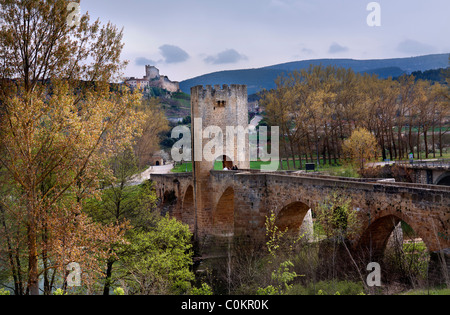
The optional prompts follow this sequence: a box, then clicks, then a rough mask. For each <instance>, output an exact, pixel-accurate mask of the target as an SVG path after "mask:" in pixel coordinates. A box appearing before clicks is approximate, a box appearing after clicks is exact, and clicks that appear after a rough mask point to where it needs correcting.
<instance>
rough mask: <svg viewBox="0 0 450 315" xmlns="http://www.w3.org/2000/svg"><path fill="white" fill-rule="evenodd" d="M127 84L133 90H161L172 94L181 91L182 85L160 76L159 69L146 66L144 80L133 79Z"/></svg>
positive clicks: (127, 81) (126, 82)
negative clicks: (154, 88) (153, 88)
mask: <svg viewBox="0 0 450 315" xmlns="http://www.w3.org/2000/svg"><path fill="white" fill-rule="evenodd" d="M125 84H126V85H128V86H129V87H131V88H138V89H142V90H143V89H145V88H152V87H156V88H161V89H163V90H166V91H168V92H171V93H176V92H179V91H180V83H179V82H175V81H170V80H169V78H168V77H167V76H165V75H160V74H159V69H158V68H156V67H154V66H150V65H147V66H145V76H144V77H143V78H142V79H136V78H134V77H131V78H129V79H127V80H126V81H125Z"/></svg>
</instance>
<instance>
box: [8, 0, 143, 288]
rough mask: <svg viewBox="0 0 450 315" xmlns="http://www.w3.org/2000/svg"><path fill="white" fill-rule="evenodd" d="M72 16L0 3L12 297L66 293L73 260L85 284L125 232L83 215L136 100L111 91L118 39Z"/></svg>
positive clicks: (55, 4)
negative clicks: (75, 22)
mask: <svg viewBox="0 0 450 315" xmlns="http://www.w3.org/2000/svg"><path fill="white" fill-rule="evenodd" d="M69 13H71V12H69V9H68V1H66V0H46V1H22V0H0V20H1V21H2V24H1V26H0V60H1V62H0V181H1V184H0V269H1V270H3V271H4V270H9V277H10V279H11V281H10V283H12V284H13V285H14V287H13V288H12V289H13V290H14V293H15V294H16V295H24V294H31V295H38V294H39V293H40V287H39V282H40V281H42V283H43V287H42V288H43V292H44V294H51V291H52V290H53V289H54V288H55V287H56V281H57V279H60V280H62V281H63V283H62V286H63V288H65V287H66V285H67V282H66V277H67V274H68V271H67V266H68V264H70V263H73V262H75V263H78V264H79V265H80V268H81V270H82V271H83V284H88V282H89V280H90V279H94V278H95V277H98V276H99V275H101V274H102V269H103V266H104V263H103V262H102V260H104V259H106V258H107V257H109V255H110V248H111V245H112V244H113V243H116V242H119V243H120V242H123V241H124V239H123V235H124V231H125V230H126V228H127V222H118V223H117V224H111V225H102V224H100V223H96V222H94V221H93V220H92V219H91V218H89V217H88V216H87V215H86V214H84V213H83V212H82V211H81V210H82V206H83V200H85V199H87V198H91V197H93V196H95V195H96V193H97V191H98V188H99V186H100V183H101V179H102V178H104V177H106V176H107V174H108V172H109V170H108V168H107V163H106V161H107V160H108V159H109V158H110V157H111V156H112V155H114V154H116V153H117V152H120V151H122V150H123V148H124V147H125V146H126V145H127V144H128V143H130V141H131V140H132V139H133V138H134V137H135V136H136V135H137V134H138V133H139V131H140V130H139V129H140V123H141V121H142V119H144V118H145V117H142V116H140V115H138V114H137V113H136V111H135V110H134V108H135V107H136V106H137V105H139V104H140V100H141V95H140V94H138V93H131V92H130V91H128V90H127V89H126V88H121V87H118V86H116V87H115V88H111V83H112V82H114V81H115V80H116V79H117V78H119V76H120V71H121V69H123V67H124V65H125V63H124V62H122V61H121V60H120V54H121V51H122V47H123V44H122V31H119V30H118V29H117V28H116V27H115V26H113V25H111V24H109V23H108V24H107V25H104V26H102V25H101V24H100V22H99V21H96V22H94V23H91V22H90V21H89V16H88V15H87V14H85V15H83V16H81V17H80V23H79V24H78V25H72V24H71V23H68V17H69ZM91 283H92V282H91Z"/></svg>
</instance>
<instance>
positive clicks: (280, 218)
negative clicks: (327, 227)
mask: <svg viewBox="0 0 450 315" xmlns="http://www.w3.org/2000/svg"><path fill="white" fill-rule="evenodd" d="M304 223H307V224H304ZM275 225H276V226H277V227H278V228H279V229H280V230H281V231H285V230H286V229H287V234H288V235H289V236H299V235H301V234H303V233H306V236H307V237H310V236H311V234H312V231H311V230H312V216H311V207H310V206H308V205H307V204H305V203H303V202H301V201H294V202H291V203H289V204H287V205H286V206H284V207H283V208H281V210H280V211H278V213H276V221H275Z"/></svg>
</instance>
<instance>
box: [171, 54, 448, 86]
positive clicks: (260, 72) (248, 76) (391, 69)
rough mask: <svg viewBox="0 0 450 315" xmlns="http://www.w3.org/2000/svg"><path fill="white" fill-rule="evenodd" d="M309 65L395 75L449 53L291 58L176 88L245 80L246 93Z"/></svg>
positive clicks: (431, 64)
mask: <svg viewBox="0 0 450 315" xmlns="http://www.w3.org/2000/svg"><path fill="white" fill-rule="evenodd" d="M310 65H323V66H328V65H333V66H336V67H342V68H346V69H353V71H355V72H357V73H369V74H376V75H378V76H379V77H380V78H388V77H394V78H395V77H399V76H401V75H402V74H405V73H406V74H410V73H412V72H415V71H416V72H417V71H426V70H433V69H439V68H447V67H448V65H449V54H434V55H426V56H419V57H410V58H392V59H372V60H354V59H314V60H303V61H295V62H288V63H283V64H277V65H272V66H268V67H263V68H258V69H242V70H229V71H219V72H214V73H210V74H205V75H202V76H198V77H195V78H192V79H188V80H185V81H182V82H180V89H181V90H182V91H183V92H184V93H188V94H189V93H190V90H191V87H193V86H196V85H216V84H219V85H222V84H229V85H230V84H246V85H247V88H248V93H249V94H253V93H257V92H259V91H261V90H262V89H268V90H269V89H273V88H275V79H276V78H277V77H278V76H280V75H281V74H283V73H288V72H292V71H294V70H301V69H306V68H308V67H309V66H310Z"/></svg>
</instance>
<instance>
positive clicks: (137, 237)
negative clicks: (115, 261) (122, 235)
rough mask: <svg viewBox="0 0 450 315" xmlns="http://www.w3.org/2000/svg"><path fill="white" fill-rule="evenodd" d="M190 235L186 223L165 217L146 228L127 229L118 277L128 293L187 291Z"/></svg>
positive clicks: (189, 278)
mask: <svg viewBox="0 0 450 315" xmlns="http://www.w3.org/2000/svg"><path fill="white" fill-rule="evenodd" d="M191 238H192V233H191V232H190V231H189V227H188V226H187V225H185V224H182V223H180V222H178V221H177V220H175V219H170V218H169V217H168V216H167V217H162V218H161V219H160V220H158V221H157V223H156V225H155V226H154V227H152V228H150V229H148V230H144V229H140V230H133V231H131V232H130V233H129V234H128V236H127V239H128V241H129V245H127V246H125V247H124V251H123V255H122V258H121V261H120V268H119V269H118V273H119V275H118V278H119V279H120V281H121V282H122V283H123V284H124V285H125V286H126V288H127V291H128V292H129V293H130V294H132V295H154V294H183V293H186V292H188V291H189V289H190V288H191V281H193V280H194V274H193V272H192V271H191V270H190V268H191V265H192V257H193V251H192V244H191Z"/></svg>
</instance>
